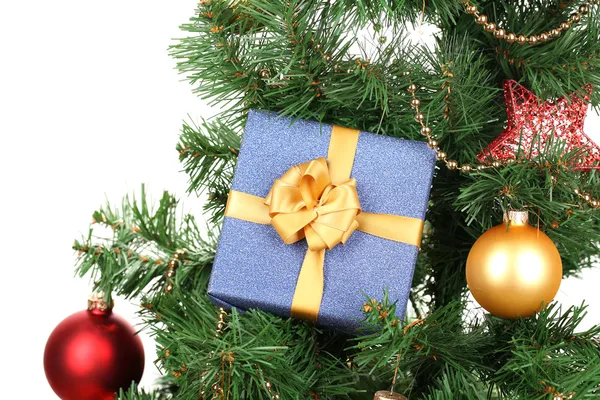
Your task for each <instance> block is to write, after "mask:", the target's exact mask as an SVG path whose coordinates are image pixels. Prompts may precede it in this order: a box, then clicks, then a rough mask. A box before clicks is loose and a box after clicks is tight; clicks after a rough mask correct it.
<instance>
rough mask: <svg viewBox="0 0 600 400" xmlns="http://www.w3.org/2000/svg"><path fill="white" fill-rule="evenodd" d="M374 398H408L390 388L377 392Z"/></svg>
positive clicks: (385, 399) (395, 399)
mask: <svg viewBox="0 0 600 400" xmlns="http://www.w3.org/2000/svg"><path fill="white" fill-rule="evenodd" d="M373 400H407V399H406V397H404V396H402V395H401V394H398V393H394V392H390V391H389V390H380V391H379V392H377V393H375V396H374V397H373Z"/></svg>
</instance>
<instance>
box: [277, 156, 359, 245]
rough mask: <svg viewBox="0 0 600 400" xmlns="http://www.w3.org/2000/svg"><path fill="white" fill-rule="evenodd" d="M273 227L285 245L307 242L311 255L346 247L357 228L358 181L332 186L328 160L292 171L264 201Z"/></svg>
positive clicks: (317, 160) (299, 166) (287, 173)
mask: <svg viewBox="0 0 600 400" xmlns="http://www.w3.org/2000/svg"><path fill="white" fill-rule="evenodd" d="M265 205H266V206H268V207H269V215H270V216H271V218H272V219H271V224H272V225H273V227H274V228H275V230H276V231H277V233H278V234H279V236H281V238H282V239H283V241H284V242H285V243H286V244H291V243H295V242H297V241H299V240H301V239H303V238H306V241H307V242H308V247H309V248H310V250H311V251H320V250H325V249H332V248H333V247H335V246H336V245H338V244H339V243H344V242H345V241H346V240H348V238H349V237H350V235H351V234H352V232H354V230H355V229H356V227H357V226H358V223H357V222H356V216H357V215H358V214H359V213H360V202H359V200H358V192H357V191H356V181H355V180H354V179H348V180H347V181H346V182H343V183H341V184H339V185H337V186H336V185H334V184H332V183H331V177H330V176H329V168H328V166H327V161H325V158H318V159H316V160H313V161H309V162H306V163H304V164H300V165H297V166H294V167H292V168H290V169H289V170H288V171H287V172H286V173H285V174H283V175H282V177H281V178H279V179H277V180H276V181H275V183H274V184H273V187H272V188H271V191H270V192H269V194H268V195H267V197H266V198H265Z"/></svg>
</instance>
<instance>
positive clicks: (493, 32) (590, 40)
mask: <svg viewBox="0 0 600 400" xmlns="http://www.w3.org/2000/svg"><path fill="white" fill-rule="evenodd" d="M597 4H598V2H597V0H588V1H569V0H564V1H553V0H527V1H525V0H518V1H512V2H500V1H485V0H482V1H470V0H460V1H459V0H431V1H422V2H421V1H405V0H395V1H377V0H355V1H346V0H342V1H335V2H333V1H317V0H314V1H299V0H291V1H286V2H268V1H264V0H244V1H235V0H230V1H217V0H212V1H211V0H202V1H200V4H199V6H198V10H197V13H196V14H195V15H194V16H193V17H192V18H191V20H190V22H189V23H186V24H184V25H182V27H181V28H182V30H183V31H184V32H185V37H184V38H182V39H179V40H178V41H177V43H176V44H175V45H174V46H173V47H172V48H171V49H170V51H171V55H172V56H173V57H174V58H175V59H176V60H177V66H178V68H179V70H180V71H181V73H182V74H183V75H184V76H185V77H186V79H188V80H189V82H190V83H191V85H192V87H193V90H194V91H195V92H196V93H197V94H198V96H200V97H202V98H206V99H210V100H212V101H213V102H214V104H215V105H218V106H221V107H222V111H221V112H220V114H219V115H218V116H216V117H215V118H213V119H211V120H208V121H204V122H202V123H200V124H193V123H188V122H186V123H184V125H183V128H182V132H181V137H180V142H179V144H177V151H178V152H179V157H180V160H181V162H182V164H183V167H184V169H185V172H186V173H187V174H188V175H189V177H190V187H189V190H190V192H191V193H195V194H199V195H200V194H208V200H207V201H206V204H205V212H206V215H207V219H208V223H209V229H208V232H206V230H205V229H204V228H203V226H201V225H202V223H201V222H198V221H196V220H195V219H194V218H193V217H192V216H190V215H184V216H183V217H180V212H179V208H178V200H177V199H176V198H175V197H174V196H172V195H170V194H168V193H165V194H164V196H163V197H162V199H161V200H160V202H159V204H157V205H156V206H153V205H151V204H148V201H147V199H146V195H145V193H144V191H143V190H142V192H141V194H140V195H138V196H137V197H134V198H131V197H127V198H125V200H124V201H123V203H122V205H121V206H119V207H115V206H113V205H106V206H104V207H102V208H100V209H99V210H97V211H96V212H95V213H94V224H92V226H91V228H90V234H89V236H88V237H86V238H84V239H82V240H78V241H76V243H75V245H74V248H75V250H76V251H78V252H79V263H78V272H79V273H80V275H81V276H84V275H89V276H91V277H92V278H93V280H94V284H95V288H96V289H98V290H101V291H103V292H104V293H106V294H107V296H109V295H110V294H117V295H124V296H126V297H127V298H130V299H132V300H134V301H139V302H140V303H141V305H142V309H141V311H140V316H141V318H142V319H143V322H144V324H145V326H146V329H149V330H150V331H151V332H152V335H153V337H154V338H155V340H156V343H157V356H156V358H157V365H158V366H159V368H160V369H161V371H163V372H164V378H163V380H162V381H161V382H160V384H159V387H158V388H157V389H156V390H155V391H154V392H152V393H147V392H143V391H138V390H137V388H135V387H131V388H129V390H128V391H126V390H125V389H124V390H123V391H122V392H121V393H120V394H119V398H121V399H168V398H176V399H198V398H200V399H263V398H266V399H279V398H281V399H334V398H340V399H343V398H351V399H372V398H373V396H374V395H375V393H376V392H378V391H379V393H378V394H377V395H375V396H376V397H375V398H380V399H384V398H402V397H401V396H400V394H402V395H404V396H406V397H407V398H409V399H432V400H433V399H579V398H595V397H596V396H598V394H597V393H598V391H600V342H599V341H598V340H597V339H596V337H598V336H599V335H600V326H596V327H593V328H591V329H589V330H587V331H581V330H580V329H578V327H579V325H580V323H581V322H582V320H583V318H584V317H585V309H586V307H585V306H584V305H582V306H580V307H574V308H571V309H568V310H563V309H560V307H558V306H557V305H556V304H554V303H550V304H546V303H547V302H548V301H549V300H551V299H552V297H553V296H554V294H555V293H556V289H557V288H554V287H550V288H548V285H549V286H552V284H549V283H548V284H547V285H546V286H544V287H542V288H541V291H542V292H543V293H542V295H541V296H542V297H541V300H539V301H538V303H539V306H540V307H538V308H541V309H539V312H536V313H533V311H535V310H531V311H532V312H527V310H525V312H521V311H522V310H519V309H518V308H519V304H518V303H519V301H520V300H522V303H523V304H525V303H526V300H525V297H527V296H522V297H519V296H516V295H515V293H513V292H510V291H509V292H506V293H504V292H502V291H494V290H489V291H486V292H485V293H479V294H478V292H477V291H476V289H477V290H479V291H480V292H481V290H480V289H481V285H483V284H485V283H486V282H484V283H482V282H481V281H482V280H485V279H488V282H487V283H488V284H489V281H490V280H492V281H493V279H497V278H498V276H500V275H502V274H503V271H504V270H501V271H499V270H498V269H495V270H494V274H495V276H496V278H494V277H493V276H492V277H490V276H489V275H490V274H487V275H486V274H484V273H483V272H482V271H481V270H478V269H477V268H478V266H479V264H480V262H479V264H478V260H480V259H482V258H485V257H486V256H487V254H486V250H488V253H489V251H491V250H489V249H490V246H491V245H489V244H488V245H487V247H483V250H482V247H481V246H482V244H481V243H482V242H479V244H478V246H479V247H475V248H474V247H473V246H474V244H475V242H476V241H477V239H478V238H480V237H482V234H483V233H484V232H486V231H489V232H491V231H490V228H492V227H494V226H498V225H499V224H502V222H503V219H504V218H505V217H506V216H507V215H513V216H514V215H516V216H517V217H518V218H521V220H517V219H512V220H510V222H509V223H508V224H505V225H501V228H500V232H499V233H498V235H501V234H502V233H504V234H506V233H508V232H511V230H512V232H514V231H515V230H514V229H517V228H518V226H519V224H521V225H522V227H523V229H532V230H533V231H534V232H535V237H536V238H539V237H540V236H542V235H543V237H546V235H547V237H548V238H549V239H548V241H547V242H544V243H546V246H547V247H545V248H544V249H543V253H544V257H545V256H546V255H547V254H548V253H549V252H550V253H551V252H552V251H553V250H552V249H553V248H554V246H555V247H556V249H557V250H558V254H560V261H559V262H561V263H562V276H576V275H577V274H578V273H580V272H581V271H582V270H584V269H586V268H591V267H592V266H593V264H594V262H595V260H596V257H597V256H598V254H599V253H600V248H599V238H600V235H599V233H600V232H599V228H600V177H599V175H598V168H599V167H600V163H599V162H598V161H599V160H600V151H599V148H598V147H597V146H596V145H595V144H594V143H593V142H592V141H591V140H589V139H588V138H587V136H585V134H584V133H583V130H582V121H583V118H584V116H585V112H586V111H587V106H588V105H589V104H591V105H592V106H598V105H599V104H600V94H599V91H598V87H599V86H600V73H599V72H598V68H599V67H600V40H599V39H600V18H599V17H600V11H599V8H600V7H598V6H597ZM423 26H428V27H435V28H436V29H435V33H434V39H435V40H434V43H433V44H432V45H424V44H422V43H416V42H415V41H414V40H411V38H410V35H409V32H411V31H413V30H414V29H416V30H417V31H418V30H419V29H422V27H423ZM517 82H518V83H517ZM503 88H504V91H503ZM251 109H258V110H267V111H271V112H277V113H279V114H281V115H283V116H288V117H291V118H292V119H293V120H313V121H318V122H322V123H326V124H333V125H337V126H343V127H348V128H353V129H359V130H361V131H365V132H372V133H375V134H378V135H383V136H391V137H396V138H403V139H409V140H415V141H424V142H426V143H427V144H428V145H429V147H430V148H431V149H432V151H434V152H435V155H436V157H437V160H438V161H437V167H436V169H435V174H434V179H433V184H432V187H431V195H430V200H429V203H428V210H427V216H426V221H425V228H424V233H423V241H422V243H421V246H420V252H419V257H418V261H417V264H416V268H415V271H414V276H413V281H412V289H411V292H410V295H409V307H408V311H407V313H406V317H405V320H404V321H401V320H399V318H398V316H397V315H398V314H402V313H403V310H399V309H398V308H399V307H402V305H400V304H397V303H396V302H395V299H392V298H388V296H387V293H385V292H382V293H379V294H375V296H374V297H372V298H370V299H367V298H364V305H363V307H362V312H363V313H364V319H365V320H364V322H363V325H364V328H365V329H362V330H360V331H358V332H352V333H348V332H340V331H336V330H334V329H329V328H326V327H322V326H319V325H318V324H317V325H315V324H313V323H310V322H305V321H302V320H299V319H295V318H283V317H279V316H276V315H273V314H271V313H267V312H264V311H261V310H259V309H250V310H246V311H245V312H240V311H236V310H235V309H233V310H224V309H221V308H219V307H218V306H215V305H214V304H213V303H212V302H211V300H210V299H209V296H208V295H207V287H208V283H209V279H210V275H211V269H212V266H213V261H214V258H215V252H216V247H217V241H218V237H219V234H220V229H221V224H222V222H223V219H224V218H227V217H224V214H225V212H226V204H227V199H228V194H229V191H230V188H231V183H232V179H233V176H234V170H235V166H236V162H237V159H238V154H239V151H240V146H241V138H242V134H243V131H244V127H245V125H246V121H247V118H248V113H249V111H250V110H251ZM490 144H491V145H490ZM515 211H516V212H515ZM519 211H520V212H519ZM525 216H527V217H528V219H529V222H527V221H523V219H524V218H525ZM105 227H109V228H111V229H112V236H111V238H110V240H109V241H108V242H106V241H99V240H98V239H97V235H96V234H94V232H95V231H96V230H97V229H100V228H105ZM495 229H497V228H495ZM486 235H488V233H486ZM487 237H489V236H487ZM482 240H483V237H482ZM494 240H497V239H494ZM548 243H550V244H548ZM552 244H553V245H552ZM514 246H516V245H514ZM512 250H514V251H517V250H516V247H514V248H513V249H512ZM508 251H509V252H511V248H510V247H509V248H508ZM470 252H471V253H472V258H469V254H470ZM531 252H534V253H535V250H531V249H530V253H531ZM475 253H477V254H475ZM528 254H529V253H528ZM475 257H477V258H478V259H477V260H475ZM468 258H469V262H467V259H468ZM528 260H529V261H531V259H528ZM532 265H533V264H532V263H531V262H530V263H529V266H530V267H532V268H533V267H535V265H533V266H532ZM467 267H468V268H469V269H470V271H467ZM504 267H505V266H503V267H502V268H504ZM542 267H543V266H541V267H539V268H542ZM528 271H530V272H529V275H528V279H530V280H531V279H532V278H531V270H528ZM540 271H541V270H540ZM492 275H493V274H492ZM538 275H540V274H538ZM467 277H468V278H469V282H467ZM538 278H539V277H538ZM538 278H535V277H534V278H533V279H538ZM370 279H373V280H377V279H378V277H377V276H376V274H372V276H370ZM512 279H513V280H516V279H517V278H515V277H514V276H513V277H512ZM559 279H560V274H559ZM538 280H539V279H538ZM266 281H268V277H265V282H266ZM467 283H469V285H467ZM492 283H493V282H492ZM521 283H522V282H521ZM537 283H539V282H537ZM512 284H514V285H513V286H510V285H509V287H515V288H516V287H517V286H518V284H517V283H514V282H512ZM468 286H471V289H473V294H474V296H475V298H476V299H477V300H479V302H480V303H481V305H482V306H484V307H485V308H486V309H488V310H489V311H491V312H492V313H493V314H494V315H492V314H489V313H486V314H484V315H481V314H473V313H472V312H470V311H469V309H470V308H469V306H468V304H467V303H468V302H467V298H468V294H469V293H470V292H469V287H468ZM525 286H527V285H525ZM530 287H531V291H534V290H536V286H535V285H533V284H532V285H530ZM521 289H522V287H521ZM538 289H539V288H538ZM548 293H550V294H548ZM527 295H529V293H527ZM371 296H373V295H371ZM515 297H516V298H515ZM548 297H549V298H548ZM507 298H508V299H509V300H510V301H509V303H510V304H508V303H507V302H506V301H507V300H506V299H507ZM402 308H403V307H402ZM532 314H533V315H532ZM503 317H510V318H503ZM517 317H521V318H517ZM381 391H384V392H381Z"/></svg>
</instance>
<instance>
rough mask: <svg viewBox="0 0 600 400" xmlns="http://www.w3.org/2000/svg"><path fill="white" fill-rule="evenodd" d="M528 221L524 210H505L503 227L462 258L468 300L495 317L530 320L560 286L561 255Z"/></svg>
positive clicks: (476, 243)
mask: <svg viewBox="0 0 600 400" xmlns="http://www.w3.org/2000/svg"><path fill="white" fill-rule="evenodd" d="M527 217H528V214H527V211H510V212H508V215H507V216H505V221H504V223H502V224H501V225H498V226H495V227H493V228H492V229H490V230H488V231H487V232H485V233H484V234H483V235H482V236H481V237H480V238H479V239H477V241H476V242H475V244H474V245H473V247H472V248H471V251H470V252H469V256H468V258H467V284H468V285H469V289H470V290H471V293H472V294H473V297H474V298H475V300H477V302H478V303H479V304H480V305H481V306H482V307H483V308H485V309H486V310H487V311H488V312H490V313H491V314H493V315H495V316H497V317H501V318H507V319H516V318H521V317H529V316H531V315H533V314H534V313H536V312H538V311H539V310H540V309H541V308H542V306H543V305H544V304H548V303H550V302H551V301H552V299H554V296H555V295H556V293H557V292H558V288H559V287H560V283H561V280H562V261H561V259H560V254H559V253H558V250H557V249H556V246H554V243H553V242H552V240H551V239H550V238H549V237H548V236H546V234H544V233H543V232H542V231H540V230H538V229H537V228H535V227H533V226H531V225H529V223H528V221H527V219H528V218H527ZM509 222H510V223H509Z"/></svg>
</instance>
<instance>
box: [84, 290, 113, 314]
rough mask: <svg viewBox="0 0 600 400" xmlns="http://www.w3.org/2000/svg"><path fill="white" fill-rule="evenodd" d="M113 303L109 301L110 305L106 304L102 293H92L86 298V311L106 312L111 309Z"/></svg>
mask: <svg viewBox="0 0 600 400" xmlns="http://www.w3.org/2000/svg"><path fill="white" fill-rule="evenodd" d="M114 306H115V302H114V301H113V300H111V301H110V304H108V303H107V302H106V299H105V298H104V293H92V294H90V295H89V297H88V307H87V308H88V310H89V311H101V312H106V311H110V310H112V309H113V307H114Z"/></svg>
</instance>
